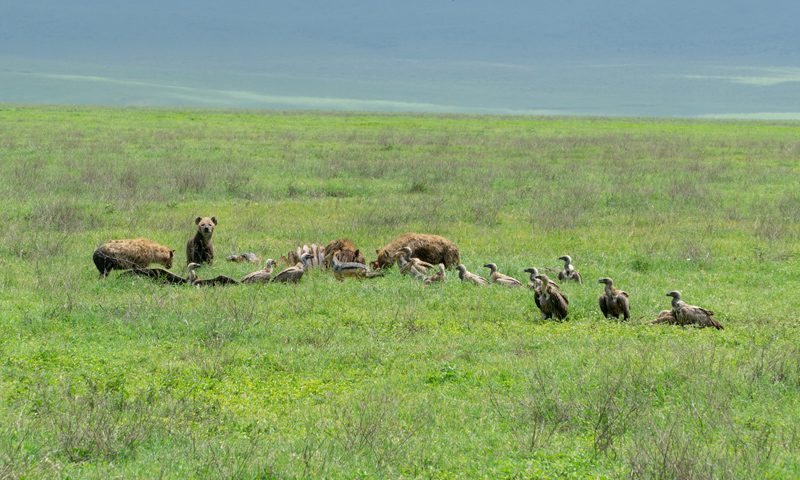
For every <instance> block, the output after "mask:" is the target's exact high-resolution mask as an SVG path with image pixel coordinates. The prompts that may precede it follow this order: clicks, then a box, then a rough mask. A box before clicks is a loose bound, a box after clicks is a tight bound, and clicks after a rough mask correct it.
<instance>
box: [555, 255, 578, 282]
mask: <svg viewBox="0 0 800 480" xmlns="http://www.w3.org/2000/svg"><path fill="white" fill-rule="evenodd" d="M558 259H559V260H564V270H562V271H560V272H558V281H559V282H568V281H572V282H578V283H579V284H582V283H583V281H582V280H581V274H580V273H578V271H577V270H575V267H574V266H573V265H572V257H570V256H569V255H563V256H561V257H558Z"/></svg>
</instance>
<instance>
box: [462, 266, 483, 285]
mask: <svg viewBox="0 0 800 480" xmlns="http://www.w3.org/2000/svg"><path fill="white" fill-rule="evenodd" d="M456 268H457V269H458V278H460V279H461V281H462V282H469V283H473V284H475V285H489V282H487V281H486V279H485V278H483V277H481V276H480V275H476V274H474V273H472V272H468V271H467V267H465V266H464V264H463V263H459V264H458V266H457V267H456Z"/></svg>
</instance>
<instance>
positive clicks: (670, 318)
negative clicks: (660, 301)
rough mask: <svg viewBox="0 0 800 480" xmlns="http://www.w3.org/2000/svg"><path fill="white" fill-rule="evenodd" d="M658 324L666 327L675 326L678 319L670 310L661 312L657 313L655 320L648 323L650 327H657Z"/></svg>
mask: <svg viewBox="0 0 800 480" xmlns="http://www.w3.org/2000/svg"><path fill="white" fill-rule="evenodd" d="M660 323H666V324H668V325H677V324H678V319H677V318H675V312H673V311H672V310H661V311H660V312H658V317H656V319H655V320H653V321H652V322H650V324H651V325H657V324H660Z"/></svg>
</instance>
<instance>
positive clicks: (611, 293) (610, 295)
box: [597, 277, 631, 320]
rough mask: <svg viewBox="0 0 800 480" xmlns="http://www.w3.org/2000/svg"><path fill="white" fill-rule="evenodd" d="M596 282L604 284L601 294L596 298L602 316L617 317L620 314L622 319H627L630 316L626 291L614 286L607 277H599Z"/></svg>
mask: <svg viewBox="0 0 800 480" xmlns="http://www.w3.org/2000/svg"><path fill="white" fill-rule="evenodd" d="M597 283H603V284H605V290H604V291H603V294H602V295H600V297H598V299H597V302H598V303H599V304H600V311H601V312H603V316H604V317H606V318H608V317H614V318H619V317H620V315H621V316H622V319H623V320H628V319H629V318H630V317H631V311H630V307H629V305H628V292H623V291H622V290H619V289H616V288H614V281H613V280H611V279H610V278H608V277H603V278H601V279H600V280H598V281H597Z"/></svg>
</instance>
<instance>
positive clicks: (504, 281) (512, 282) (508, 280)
mask: <svg viewBox="0 0 800 480" xmlns="http://www.w3.org/2000/svg"><path fill="white" fill-rule="evenodd" d="M484 268H488V269H489V270H490V271H491V272H492V273H491V275H489V279H490V280H491V281H492V282H493V283H499V284H500V285H505V286H507V287H521V286H522V282H520V281H519V280H517V279H516V278H514V277H510V276H508V275H505V274H502V273H500V272H498V271H497V265H496V264H494V263H487V264H486V265H484Z"/></svg>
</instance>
